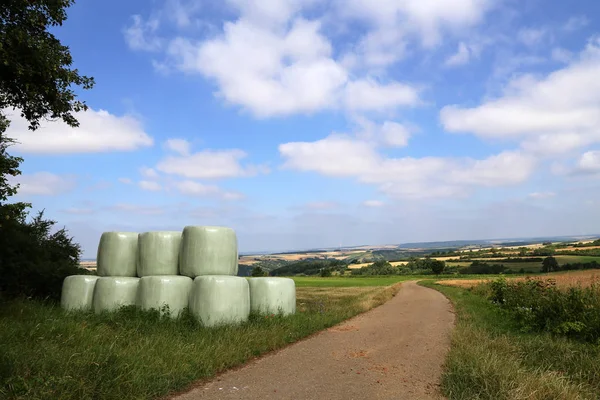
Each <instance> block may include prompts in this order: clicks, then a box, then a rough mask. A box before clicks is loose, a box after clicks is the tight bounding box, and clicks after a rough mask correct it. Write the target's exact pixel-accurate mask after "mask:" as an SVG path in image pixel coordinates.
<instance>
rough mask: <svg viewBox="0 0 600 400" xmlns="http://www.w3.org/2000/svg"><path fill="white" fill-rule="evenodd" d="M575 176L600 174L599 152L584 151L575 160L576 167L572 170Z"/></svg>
mask: <svg viewBox="0 0 600 400" xmlns="http://www.w3.org/2000/svg"><path fill="white" fill-rule="evenodd" d="M573 173H575V174H597V173H600V151H599V150H592V151H586V152H585V153H583V154H582V155H581V157H579V160H577V166H576V167H575V169H574V170H573Z"/></svg>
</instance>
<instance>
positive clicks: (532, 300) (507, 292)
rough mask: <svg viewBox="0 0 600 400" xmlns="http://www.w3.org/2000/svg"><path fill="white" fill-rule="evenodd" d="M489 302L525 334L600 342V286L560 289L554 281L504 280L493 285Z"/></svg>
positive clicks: (491, 285)
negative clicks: (503, 311)
mask: <svg viewBox="0 0 600 400" xmlns="http://www.w3.org/2000/svg"><path fill="white" fill-rule="evenodd" d="M490 291H491V294H490V299H491V300H492V301H493V302H494V303H496V304H498V305H499V306H501V307H502V308H503V309H505V310H507V311H508V313H509V315H511V316H512V317H513V318H514V319H515V320H516V321H517V322H518V324H519V325H520V326H521V328H522V329H523V330H524V331H545V332H549V333H552V334H556V335H561V336H567V337H571V338H575V339H580V340H583V341H588V342H599V341H600V286H598V285H597V284H592V285H591V286H590V287H586V288H582V287H571V288H568V289H566V290H561V289H559V288H557V287H556V282H555V281H554V280H553V279H548V280H545V281H542V280H536V279H531V278H528V279H527V280H526V281H524V282H507V281H506V280H504V279H501V280H497V281H494V282H492V283H491V284H490Z"/></svg>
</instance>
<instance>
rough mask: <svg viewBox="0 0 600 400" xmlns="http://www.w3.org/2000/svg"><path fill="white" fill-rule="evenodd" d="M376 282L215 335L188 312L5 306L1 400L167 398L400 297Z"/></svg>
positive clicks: (303, 299)
mask: <svg viewBox="0 0 600 400" xmlns="http://www.w3.org/2000/svg"><path fill="white" fill-rule="evenodd" d="M372 283H377V284H379V286H376V285H373V286H375V287H361V288H359V289H357V288H343V287H341V288H333V289H328V288H323V287H318V288H309V287H301V288H298V290H297V302H298V307H297V308H298V310H297V311H298V312H297V313H296V314H295V315H293V316H289V317H281V316H259V315H253V316H251V318H250V321H249V322H248V323H245V324H242V325H239V326H225V327H219V328H213V329H207V328H203V327H201V326H199V324H198V323H197V321H196V320H195V319H194V318H193V317H192V316H190V315H189V314H187V313H185V314H184V315H183V316H182V317H180V318H178V319H177V320H171V319H169V318H164V317H163V318H161V317H160V314H159V313H158V311H156V312H142V311H139V310H136V309H135V308H134V307H125V308H123V309H121V310H120V311H118V312H116V313H112V314H102V315H95V314H93V313H84V312H78V313H65V312H63V311H62V310H61V309H60V308H59V307H58V306H56V305H53V304H44V303H41V302H36V301H30V300H15V301H7V302H1V303H0V398H2V399H28V400H37V399H40V400H41V399H66V400H69V399H107V400H110V399H119V400H128V399H153V398H159V397H161V396H165V395H167V394H169V393H172V392H174V391H178V390H182V389H185V388H186V387H189V386H190V384H192V383H193V382H195V381H197V380H201V379H206V378H210V377H212V376H214V375H215V374H217V373H219V372H221V371H224V370H226V369H229V368H232V367H235V366H237V365H240V364H243V363H245V362H247V361H248V360H250V359H252V358H253V357H256V356H259V355H261V354H264V353H266V352H269V351H271V350H275V349H278V348H281V347H283V346H285V345H287V344H289V343H292V342H295V341H297V340H299V339H301V338H304V337H306V336H308V335H310V334H312V333H315V332H317V331H320V330H322V329H325V328H328V327H331V326H333V325H335V324H337V323H339V322H341V321H343V320H345V319H347V318H350V317H352V316H355V315H357V314H359V313H361V312H364V311H366V310H368V309H370V308H372V307H375V306H377V305H380V304H382V303H383V302H385V301H387V300H389V299H390V298H391V297H392V296H393V295H394V294H395V293H396V291H397V289H398V285H395V286H387V287H386V286H383V283H382V282H378V281H377V280H374V281H372ZM305 284H306V282H305ZM305 286H306V285H305Z"/></svg>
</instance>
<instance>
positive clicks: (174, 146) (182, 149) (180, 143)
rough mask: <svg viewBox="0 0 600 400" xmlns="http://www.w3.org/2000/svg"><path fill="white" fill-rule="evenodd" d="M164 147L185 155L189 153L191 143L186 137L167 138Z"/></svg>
mask: <svg viewBox="0 0 600 400" xmlns="http://www.w3.org/2000/svg"><path fill="white" fill-rule="evenodd" d="M165 147H166V148H167V150H170V151H173V152H175V153H177V154H179V155H182V156H187V155H189V154H190V149H191V144H190V142H188V141H187V140H186V139H168V140H167V141H166V142H165Z"/></svg>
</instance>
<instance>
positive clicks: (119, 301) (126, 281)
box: [93, 276, 140, 313]
mask: <svg viewBox="0 0 600 400" xmlns="http://www.w3.org/2000/svg"><path fill="white" fill-rule="evenodd" d="M139 283H140V278H131V277H120V276H116V277H112V276H105V277H102V278H99V279H98V280H97V281H96V287H95V288H94V302H93V304H94V311H95V312H96V313H101V312H103V311H115V310H117V309H119V308H120V307H121V306H131V305H135V301H136V298H137V291H138V286H139Z"/></svg>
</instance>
